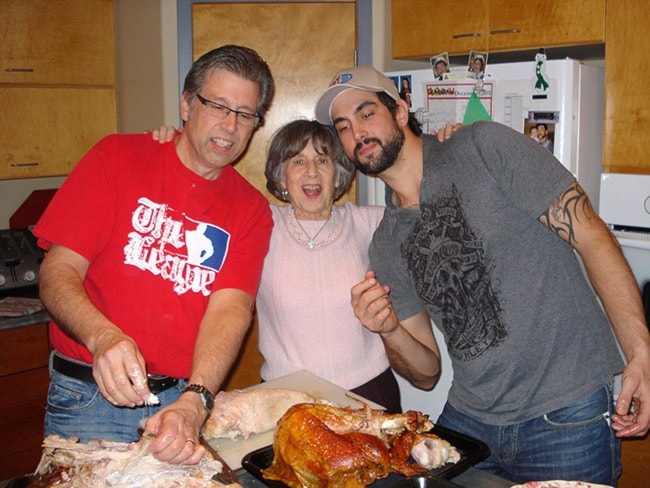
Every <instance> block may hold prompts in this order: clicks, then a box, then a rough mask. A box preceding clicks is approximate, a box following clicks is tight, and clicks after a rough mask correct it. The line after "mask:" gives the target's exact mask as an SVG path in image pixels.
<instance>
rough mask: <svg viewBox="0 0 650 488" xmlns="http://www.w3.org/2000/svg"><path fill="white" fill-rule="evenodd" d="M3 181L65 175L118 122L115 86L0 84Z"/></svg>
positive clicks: (0, 154)
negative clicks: (20, 85) (84, 86)
mask: <svg viewBox="0 0 650 488" xmlns="http://www.w3.org/2000/svg"><path fill="white" fill-rule="evenodd" d="M0 107H2V109H3V112H4V113H3V119H4V122H2V123H0V125H2V126H3V127H2V130H0V158H1V159H0V160H1V161H2V162H3V163H4V164H3V165H2V166H0V179H15V178H34V177H39V176H44V175H48V176H64V175H67V174H68V173H69V172H70V170H71V169H72V168H73V167H74V165H75V164H76V163H77V162H78V161H79V159H81V157H82V156H83V155H84V154H85V153H86V152H87V151H88V149H90V148H91V147H92V146H93V144H95V143H96V142H97V141H98V140H99V139H101V138H102V137H103V136H105V135H106V134H110V133H111V132H115V127H116V125H117V121H116V109H115V90H113V89H112V88H80V87H72V88H68V87H54V88H50V87H43V88H40V87H37V88H35V87H17V86H3V85H0Z"/></svg>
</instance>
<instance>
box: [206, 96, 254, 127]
mask: <svg viewBox="0 0 650 488" xmlns="http://www.w3.org/2000/svg"><path fill="white" fill-rule="evenodd" d="M196 98H198V99H199V101H200V102H201V103H202V104H203V105H204V106H205V108H206V110H207V111H208V113H209V114H210V115H212V116H213V117H215V118H217V119H225V118H227V117H228V116H229V115H230V114H231V113H234V114H235V119H236V120H237V123H238V124H241V125H244V126H246V127H256V126H257V125H258V124H259V123H260V122H261V121H262V117H261V116H260V115H257V114H251V113H249V112H242V111H240V110H235V109H234V108H230V107H226V106H225V105H221V104H220V103H217V102H213V101H212V100H208V99H207V98H203V97H202V96H201V95H199V94H198V93H197V94H196Z"/></svg>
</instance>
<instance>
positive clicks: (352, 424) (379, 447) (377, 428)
mask: <svg viewBox="0 0 650 488" xmlns="http://www.w3.org/2000/svg"><path fill="white" fill-rule="evenodd" d="M432 427H433V424H432V423H431V422H430V421H429V416H428V415H425V414H423V413H421V412H416V411H413V410H409V411H407V412H405V413H403V414H388V413H386V412H385V411H384V410H374V409H371V408H370V407H368V406H367V405H366V407H365V408H362V409H353V408H351V407H335V406H332V405H325V404H307V403H303V404H299V405H295V406H293V407H291V408H290V409H289V410H288V411H287V412H286V413H285V414H284V415H283V416H282V418H281V419H280V421H279V422H278V426H277V428H276V432H275V437H274V440H273V451H274V458H273V462H272V463H271V466H269V467H268V468H267V469H264V470H262V475H263V476H264V478H265V479H268V480H276V481H281V482H283V483H284V484H286V485H287V486H289V487H291V488H300V487H303V486H309V487H329V486H332V487H347V488H357V487H359V488H361V487H364V486H366V485H369V484H371V483H373V482H374V481H376V480H377V479H381V478H385V477H387V476H388V475H389V473H390V472H391V471H395V472H397V473H399V474H402V475H404V476H413V475H416V474H422V473H424V472H426V471H428V470H429V469H431V468H434V467H439V466H441V465H443V464H446V463H447V462H457V461H458V460H459V459H460V455H459V453H458V451H457V450H456V449H455V448H454V447H453V446H451V445H450V444H449V443H448V442H446V441H444V440H442V439H440V438H439V437H438V436H436V435H435V434H430V433H427V431H429V430H431V428H432ZM414 452H417V453H418V454H419V457H420V459H421V460H422V461H423V462H425V463H426V465H421V464H419V463H417V462H416V463H409V462H408V458H409V456H410V455H411V454H412V453H414Z"/></svg>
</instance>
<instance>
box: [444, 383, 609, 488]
mask: <svg viewBox="0 0 650 488" xmlns="http://www.w3.org/2000/svg"><path fill="white" fill-rule="evenodd" d="M613 412H614V401H613V398H612V388H611V386H606V387H603V388H601V389H599V390H598V391H597V392H595V393H592V394H591V395H589V396H587V397H586V398H583V399H582V400H579V401H577V402H575V403H573V404H571V405H568V406H566V407H564V408H561V409H559V410H555V411H553V412H549V413H547V414H545V415H543V416H541V417H538V418H534V419H531V420H527V421H525V422H519V423H516V424H510V425H489V424H485V423H483V422H479V421H478V420H476V419H474V418H472V417H469V416H467V415H464V414H462V413H460V412H459V411H457V410H456V409H454V408H453V407H452V406H451V405H449V403H447V404H446V405H445V408H444V410H443V412H442V413H441V414H440V417H439V418H438V422H437V424H438V425H441V426H443V427H447V428H449V429H453V430H456V431H459V432H462V433H464V434H466V435H469V436H471V437H474V438H476V439H480V440H482V441H483V442H485V443H486V444H487V445H488V447H489V448H490V456H489V457H488V458H487V459H486V460H484V461H481V462H480V463H478V464H477V465H476V467H477V468H480V469H483V470H485V471H488V472H490V473H493V474H496V475H498V476H501V477H504V478H507V479H509V480H511V481H514V482H516V483H525V482H526V481H543V480H572V481H587V482H590V483H601V484H605V485H611V486H616V482H617V479H618V477H619V475H620V474H621V462H620V441H619V439H617V438H616V436H615V432H614V431H613V429H611V428H610V426H609V416H610V415H611V414H612V413H613Z"/></svg>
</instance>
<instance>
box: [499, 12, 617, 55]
mask: <svg viewBox="0 0 650 488" xmlns="http://www.w3.org/2000/svg"><path fill="white" fill-rule="evenodd" d="M489 4H490V8H489V13H488V16H489V19H490V20H489V30H490V36H489V47H490V51H507V50H512V49H531V48H536V47H551V46H567V45H572V44H594V43H602V42H604V40H605V0H546V1H544V2H513V1H511V0H489Z"/></svg>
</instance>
